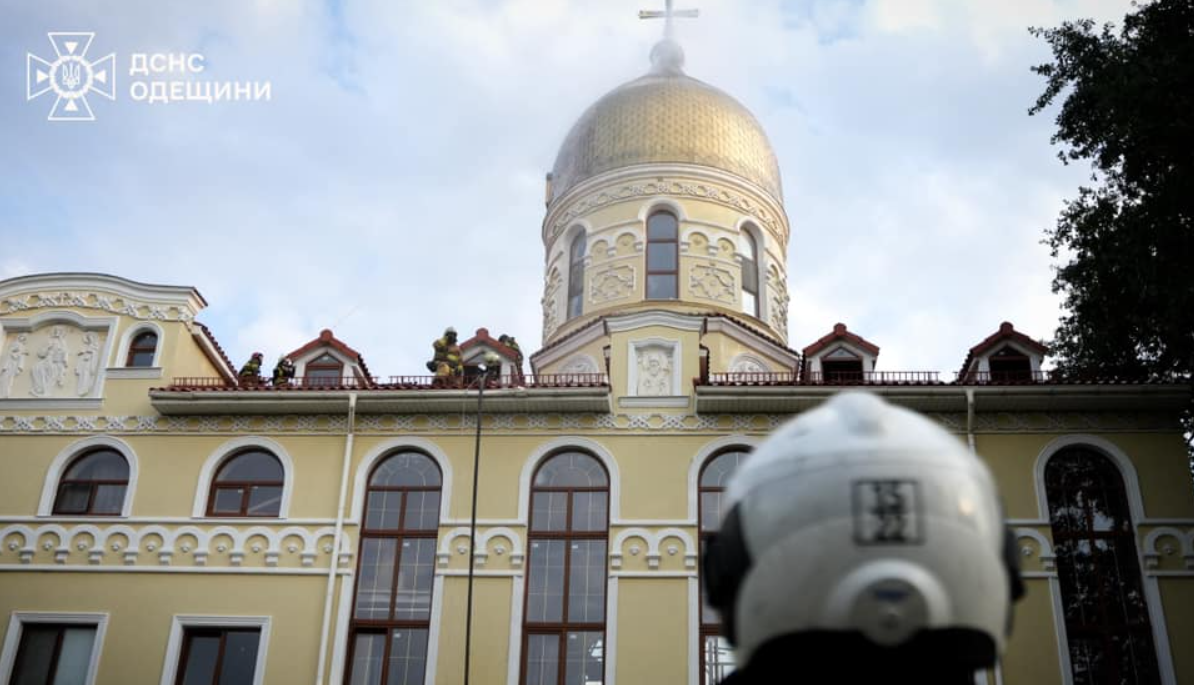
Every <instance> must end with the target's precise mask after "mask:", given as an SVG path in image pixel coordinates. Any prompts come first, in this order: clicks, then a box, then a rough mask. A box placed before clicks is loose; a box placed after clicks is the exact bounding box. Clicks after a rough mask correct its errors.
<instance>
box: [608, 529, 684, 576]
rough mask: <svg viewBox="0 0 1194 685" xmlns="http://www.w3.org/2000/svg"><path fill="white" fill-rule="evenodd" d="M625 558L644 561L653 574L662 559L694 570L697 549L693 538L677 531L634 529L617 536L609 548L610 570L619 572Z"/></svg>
mask: <svg viewBox="0 0 1194 685" xmlns="http://www.w3.org/2000/svg"><path fill="white" fill-rule="evenodd" d="M627 555H629V556H630V557H631V558H633V557H641V558H643V559H644V560H646V562H647V568H648V569H650V570H652V571H657V570H659V567H660V561H661V560H663V558H664V556H665V555H666V556H668V557H678V558H682V559H683V560H684V568H685V569H689V570H695V569H696V565H697V548H696V545H694V544H693V542H692V536H691V535H690V534H689V533H687V532H686V531H684V530H683V529H680V528H661V529H659V530H650V529H647V528H638V527H635V528H627V529H625V530H623V531H621V532H619V533H618V534H617V535H615V536H614V539H613V540H612V542H611V544H610V552H609V565H610V568H612V569H621V568H622V567H623V564H624V563H627V560H626V556H627ZM681 555H683V556H681Z"/></svg>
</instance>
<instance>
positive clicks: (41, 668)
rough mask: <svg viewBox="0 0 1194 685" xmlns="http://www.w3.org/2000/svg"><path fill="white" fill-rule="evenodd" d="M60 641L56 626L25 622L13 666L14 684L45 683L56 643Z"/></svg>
mask: <svg viewBox="0 0 1194 685" xmlns="http://www.w3.org/2000/svg"><path fill="white" fill-rule="evenodd" d="M57 643H58V628H57V627H56V626H39V625H30V624H25V625H24V626H23V629H22V631H21V646H20V648H19V649H18V650H17V663H16V665H15V667H14V668H13V678H12V683H13V685H43V684H44V683H45V682H46V680H47V679H48V678H49V677H50V665H51V661H52V660H53V658H54V645H56V644H57Z"/></svg>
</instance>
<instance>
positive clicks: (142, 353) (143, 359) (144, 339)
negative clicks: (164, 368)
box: [124, 331, 158, 367]
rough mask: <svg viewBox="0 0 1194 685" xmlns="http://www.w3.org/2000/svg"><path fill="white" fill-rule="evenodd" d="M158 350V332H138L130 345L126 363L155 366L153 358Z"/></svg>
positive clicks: (138, 365)
mask: <svg viewBox="0 0 1194 685" xmlns="http://www.w3.org/2000/svg"><path fill="white" fill-rule="evenodd" d="M157 350H158V334H157V333H154V332H153V331H144V332H142V333H138V334H137V337H135V338H133V342H132V343H131V344H130V345H129V353H128V357H126V358H125V362H124V365H125V366H128V367H150V366H153V358H154V355H155V354H156V353H157Z"/></svg>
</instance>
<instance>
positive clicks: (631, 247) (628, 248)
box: [610, 233, 642, 257]
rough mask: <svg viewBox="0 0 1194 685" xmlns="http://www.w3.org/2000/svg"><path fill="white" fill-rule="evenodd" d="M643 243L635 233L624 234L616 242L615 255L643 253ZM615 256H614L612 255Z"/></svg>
mask: <svg viewBox="0 0 1194 685" xmlns="http://www.w3.org/2000/svg"><path fill="white" fill-rule="evenodd" d="M641 244H642V241H640V240H639V239H638V236H636V235H634V234H633V233H623V234H622V235H620V236H618V239H617V240H616V241H614V253H615V254H617V255H620V256H627V255H632V254H634V253H635V252H639V251H641V248H640V245H641ZM610 256H611V257H612V256H614V255H613V254H611V255H610Z"/></svg>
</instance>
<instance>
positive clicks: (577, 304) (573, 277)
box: [568, 232, 585, 319]
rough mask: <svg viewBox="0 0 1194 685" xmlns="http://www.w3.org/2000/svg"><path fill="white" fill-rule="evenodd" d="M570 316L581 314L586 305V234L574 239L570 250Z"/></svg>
mask: <svg viewBox="0 0 1194 685" xmlns="http://www.w3.org/2000/svg"><path fill="white" fill-rule="evenodd" d="M568 254H569V258H568V318H569V319H571V318H573V317H575V316H580V315H581V312H582V311H584V306H585V234H584V233H583V232H581V233H579V234H578V235H577V236H576V237H575V238H573V239H572V245H571V247H570V248H569V250H568Z"/></svg>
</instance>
